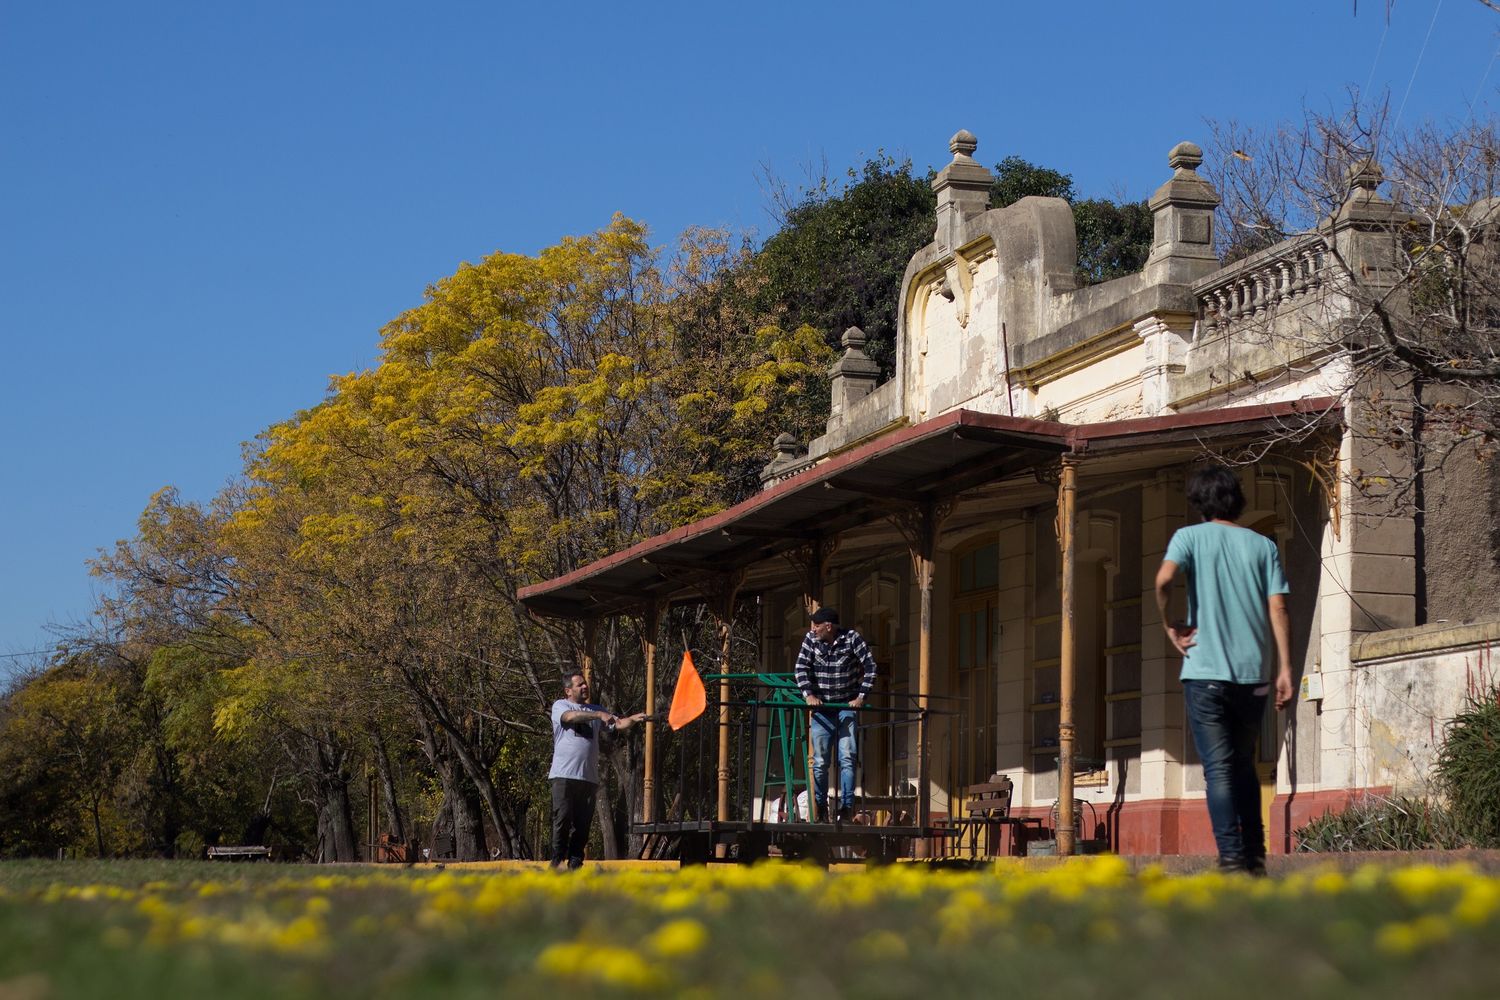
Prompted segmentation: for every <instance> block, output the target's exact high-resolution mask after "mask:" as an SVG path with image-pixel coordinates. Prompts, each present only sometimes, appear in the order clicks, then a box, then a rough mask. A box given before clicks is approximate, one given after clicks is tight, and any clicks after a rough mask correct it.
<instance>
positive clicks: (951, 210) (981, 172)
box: [932, 129, 995, 252]
mask: <svg viewBox="0 0 1500 1000" xmlns="http://www.w3.org/2000/svg"><path fill="white" fill-rule="evenodd" d="M978 148H979V140H978V139H976V138H975V137H974V133H972V132H970V131H968V130H967V129H959V130H958V131H957V132H956V133H954V136H953V138H952V139H950V140H948V151H949V152H951V153H952V154H953V162H952V163H950V164H948V165H947V166H946V167H944V168H943V169H942V170H941V171H939V172H938V175H937V177H935V178H933V181H932V190H933V191H934V192H935V193H936V194H937V232H936V233H935V234H934V238H935V240H936V241H937V243H938V244H939V245H940V246H942V247H943V248H944V249H945V250H947V251H950V252H951V251H953V250H957V249H958V248H959V247H961V246H963V245H964V243H966V242H967V241H968V240H969V239H970V236H969V234H968V229H967V227H968V224H969V220H970V219H973V218H975V217H976V216H980V215H983V214H984V212H985V210H986V209H988V208H989V207H990V185H991V184H992V183H994V180H995V178H994V175H992V174H991V173H990V172H989V171H988V170H986V169H985V168H984V167H983V166H981V165H980V163H979V161H978V160H976V159H974V155H973V154H974V151H975V150H976V149H978Z"/></svg>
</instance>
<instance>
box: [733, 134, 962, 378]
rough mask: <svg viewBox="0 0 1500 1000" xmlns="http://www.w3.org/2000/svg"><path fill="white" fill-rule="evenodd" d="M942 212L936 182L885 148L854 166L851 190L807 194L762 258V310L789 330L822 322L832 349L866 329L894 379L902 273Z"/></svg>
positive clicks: (757, 294)
mask: <svg viewBox="0 0 1500 1000" xmlns="http://www.w3.org/2000/svg"><path fill="white" fill-rule="evenodd" d="M936 211H937V199H936V196H935V195H934V194H933V191H932V185H931V183H930V182H929V179H928V178H926V177H919V176H916V175H914V174H913V172H912V165H911V161H910V160H906V161H902V162H897V161H896V160H895V159H894V158H892V157H890V156H888V155H885V154H881V155H879V156H876V157H874V158H873V159H870V160H868V161H867V162H866V163H865V165H864V167H863V168H862V169H861V170H860V171H853V170H851V171H850V172H849V183H848V184H846V185H844V186H842V187H837V188H829V187H826V186H823V187H820V188H819V189H818V190H816V191H813V192H808V193H806V194H805V196H804V197H803V199H802V200H801V201H800V202H799V203H797V204H796V205H794V206H792V207H791V208H790V210H789V211H787V212H786V215H785V219H784V223H783V225H782V228H781V230H780V231H779V232H777V233H776V234H775V235H773V236H772V237H771V238H770V239H768V240H766V242H765V244H764V246H762V247H761V249H760V252H759V253H757V254H756V255H755V261H754V268H755V271H756V273H757V275H758V276H759V278H760V283H759V287H758V288H756V290H755V291H754V293H753V297H752V301H753V305H754V308H755V310H756V311H757V312H759V313H760V314H761V315H763V316H764V317H765V318H766V320H767V321H769V322H773V323H776V324H778V325H780V326H782V327H783V328H795V327H800V326H811V327H814V328H816V329H818V330H820V331H822V332H823V335H824V336H825V337H826V338H827V341H828V344H829V346H830V348H833V349H838V344H839V338H840V337H842V336H843V333H844V331H845V330H846V329H848V328H849V327H851V326H857V327H859V328H860V329H862V330H864V331H865V334H866V335H867V336H868V337H869V338H870V339H869V343H868V345H867V346H866V348H865V350H866V352H867V353H868V354H869V355H870V357H872V358H873V359H874V360H875V361H876V362H878V363H879V364H880V366H881V369H882V371H883V372H884V373H885V376H886V377H889V375H890V373H891V372H892V371H893V370H894V366H895V345H896V314H897V307H898V303H897V301H896V300H897V298H898V295H899V292H900V289H901V277H902V274H903V273H904V272H905V269H906V264H907V261H909V260H910V259H911V257H912V255H913V254H915V253H916V252H917V251H918V250H920V249H922V247H924V246H926V245H927V244H928V243H930V242H932V233H933V227H934V226H935V225H936V221H935V220H936Z"/></svg>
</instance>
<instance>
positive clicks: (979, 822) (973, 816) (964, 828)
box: [950, 774, 1042, 858]
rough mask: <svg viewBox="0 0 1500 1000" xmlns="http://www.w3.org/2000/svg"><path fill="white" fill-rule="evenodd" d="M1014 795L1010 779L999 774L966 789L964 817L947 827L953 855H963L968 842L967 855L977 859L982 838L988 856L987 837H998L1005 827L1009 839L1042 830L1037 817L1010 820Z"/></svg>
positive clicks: (1013, 786) (1020, 817)
mask: <svg viewBox="0 0 1500 1000" xmlns="http://www.w3.org/2000/svg"><path fill="white" fill-rule="evenodd" d="M1014 792H1015V785H1014V784H1012V782H1011V780H1010V778H1008V777H1007V776H1006V775H1003V774H992V775H990V780H989V781H986V782H983V783H981V784H978V785H970V786H969V787H968V794H969V803H968V810H967V815H965V816H962V817H959V818H957V819H954V820H953V821H952V822H951V824H950V826H951V827H952V829H953V838H952V841H953V847H954V849H955V853H963V852H964V849H965V848H964V843H965V841H967V842H968V855H969V857H971V858H977V857H979V853H980V846H979V845H980V838H981V837H982V838H984V843H985V848H986V849H985V853H986V854H988V853H989V851H988V846H989V842H990V836H989V835H990V833H991V832H992V831H993V832H995V833H998V832H999V831H1000V830H1002V829H1004V828H1005V827H1010V828H1011V830H1012V834H1011V836H1012V838H1014V837H1015V831H1016V830H1017V829H1020V830H1030V829H1033V828H1034V829H1035V830H1037V831H1038V832H1040V831H1041V829H1042V821H1041V818H1040V817H1037V816H1012V815H1011V814H1010V800H1011V796H1012V795H1013V794H1014Z"/></svg>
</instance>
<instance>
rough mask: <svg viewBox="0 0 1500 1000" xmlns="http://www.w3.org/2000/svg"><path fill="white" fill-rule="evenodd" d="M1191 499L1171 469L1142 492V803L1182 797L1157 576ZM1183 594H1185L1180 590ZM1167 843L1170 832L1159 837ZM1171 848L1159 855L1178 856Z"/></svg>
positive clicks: (1178, 694)
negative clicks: (1188, 499) (1157, 602)
mask: <svg viewBox="0 0 1500 1000" xmlns="http://www.w3.org/2000/svg"><path fill="white" fill-rule="evenodd" d="M1187 520H1188V518H1187V498H1186V497H1185V496H1184V495H1183V477H1182V470H1181V469H1168V470H1166V471H1164V472H1162V473H1160V474H1159V475H1157V477H1156V479H1155V481H1154V482H1151V483H1150V484H1148V485H1147V486H1145V487H1144V488H1143V489H1142V490H1141V763H1140V777H1141V792H1140V795H1141V799H1142V800H1144V801H1147V802H1150V801H1154V800H1169V801H1170V800H1176V799H1178V798H1180V797H1181V795H1182V787H1183V782H1182V761H1183V757H1184V754H1185V753H1186V742H1185V732H1184V716H1183V704H1182V684H1181V682H1180V681H1179V680H1178V679H1177V675H1178V673H1179V672H1180V671H1181V669H1182V658H1181V657H1180V656H1178V655H1177V651H1176V650H1175V649H1173V648H1172V646H1171V644H1170V643H1168V642H1167V636H1166V633H1165V632H1164V631H1163V630H1162V624H1161V616H1160V615H1159V614H1158V613H1157V610H1156V597H1155V593H1156V571H1157V569H1159V568H1160V567H1161V561H1162V559H1163V558H1165V557H1166V554H1167V543H1168V542H1169V541H1170V540H1171V538H1172V533H1173V532H1174V531H1176V530H1177V529H1178V528H1180V527H1182V526H1183V525H1184V524H1186V523H1187ZM1178 589H1179V590H1180V589H1181V588H1178ZM1161 834H1162V836H1163V838H1164V839H1165V838H1166V836H1167V834H1168V831H1166V830H1163V831H1161ZM1170 838H1171V843H1170V844H1166V843H1164V844H1161V845H1159V846H1158V850H1163V851H1175V850H1176V848H1177V844H1176V830H1175V827H1174V829H1173V830H1171V831H1170Z"/></svg>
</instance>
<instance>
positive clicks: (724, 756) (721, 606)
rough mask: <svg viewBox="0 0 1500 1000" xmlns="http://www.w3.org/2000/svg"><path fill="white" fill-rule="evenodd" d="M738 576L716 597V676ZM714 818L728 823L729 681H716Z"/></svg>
mask: <svg viewBox="0 0 1500 1000" xmlns="http://www.w3.org/2000/svg"><path fill="white" fill-rule="evenodd" d="M741 579H742V575H741V574H738V573H736V574H733V575H732V576H730V577H728V578H726V579H725V580H724V585H723V589H722V590H721V591H720V592H719V594H718V600H717V601H716V602H715V604H716V605H717V607H716V609H715V611H714V614H715V616H716V617H717V618H718V619H719V673H720V674H721V675H727V674H728V673H729V656H730V646H731V644H732V643H733V642H734V601H735V596H736V594H737V593H738V591H739V583H740V580H741ZM715 816H716V817H717V819H718V820H719V822H721V823H723V822H727V821H728V820H729V678H728V677H727V676H720V678H719V801H718V809H717V810H716V812H715ZM714 853H715V855H716V856H717V857H721V858H722V857H726V856H727V855H728V853H729V845H728V844H726V843H722V842H720V843H718V844H715V845H714Z"/></svg>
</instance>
